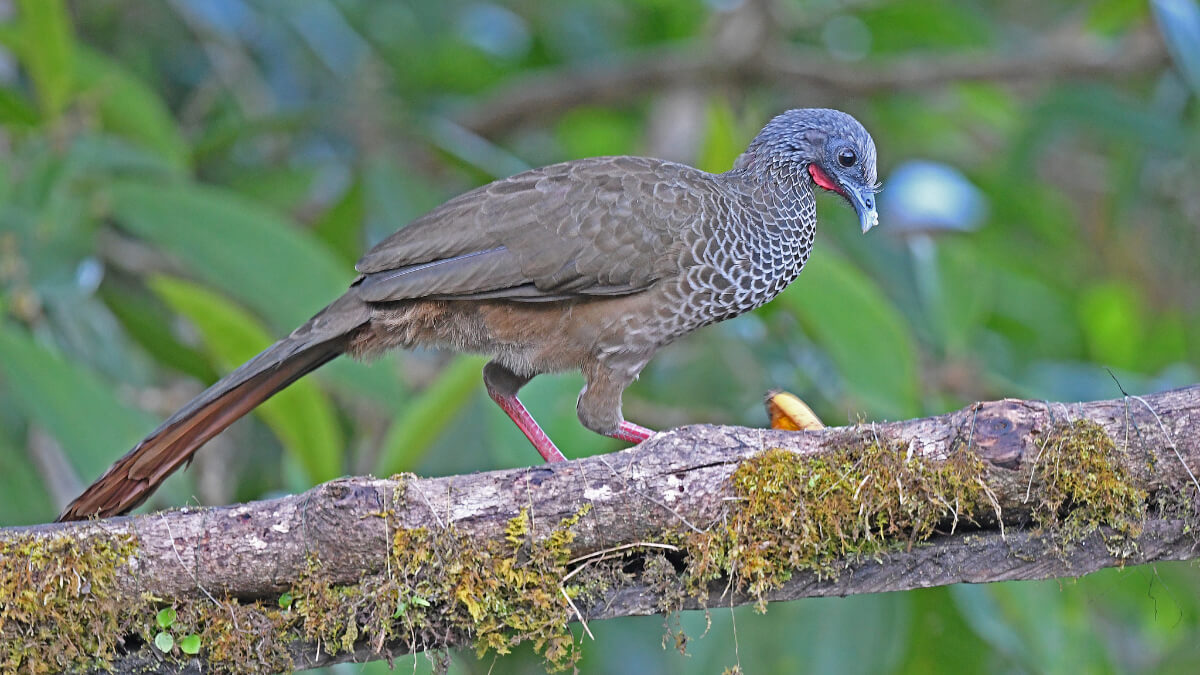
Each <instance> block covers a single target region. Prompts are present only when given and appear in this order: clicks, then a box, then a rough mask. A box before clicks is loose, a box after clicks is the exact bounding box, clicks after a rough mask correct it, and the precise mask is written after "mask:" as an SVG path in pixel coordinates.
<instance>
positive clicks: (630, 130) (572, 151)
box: [554, 106, 640, 157]
mask: <svg viewBox="0 0 1200 675" xmlns="http://www.w3.org/2000/svg"><path fill="white" fill-rule="evenodd" d="M554 131H555V138H557V139H558V142H559V144H560V145H562V149H563V154H564V155H565V156H567V157H602V156H605V155H627V154H630V153H631V152H633V151H634V149H635V148H636V145H637V138H638V136H639V135H640V132H639V129H638V126H637V124H635V123H634V121H633V120H632V119H631V118H630V117H629V116H628V115H623V114H621V113H620V112H617V111H615V110H609V109H606V108H596V107H588V106H578V107H575V108H572V109H571V110H570V111H569V112H567V113H566V114H565V115H563V116H562V118H560V119H559V121H558V124H556V125H555V129H554Z"/></svg>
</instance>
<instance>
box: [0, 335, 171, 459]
mask: <svg viewBox="0 0 1200 675" xmlns="http://www.w3.org/2000/svg"><path fill="white" fill-rule="evenodd" d="M0 375H3V377H2V378H0V385H3V386H5V387H7V388H8V390H9V392H10V394H11V396H12V400H14V401H15V402H16V403H17V405H19V406H21V408H22V409H23V410H24V412H25V414H26V415H27V416H28V417H29V418H30V419H31V420H33V421H35V422H37V423H38V424H39V425H40V426H41V427H42V428H44V429H45V430H46V431H47V432H49V433H50V434H51V435H52V436H54V438H56V439H57V440H58V442H59V443H61V444H62V446H63V451H64V452H65V453H66V455H67V457H68V458H69V459H70V460H71V464H72V465H73V466H74V467H75V469H76V470H77V471H78V472H79V474H80V475H81V476H98V475H100V474H101V473H102V472H103V471H104V470H105V469H107V468H108V465H109V464H110V463H111V462H112V460H113V459H115V458H117V457H119V456H120V455H122V454H123V453H124V452H125V451H126V450H128V449H129V448H131V447H133V445H134V443H137V442H138V441H139V440H141V438H142V436H143V435H145V433H146V432H147V431H149V430H150V429H153V428H154V418H153V417H152V416H150V415H149V414H147V413H145V412H142V411H140V410H135V409H133V408H131V407H129V406H126V405H124V404H122V403H120V402H119V400H118V399H117V397H116V396H114V394H113V391H112V387H111V386H110V385H109V384H107V383H105V382H103V381H101V380H100V379H99V378H98V377H97V376H96V375H95V374H94V373H92V372H91V371H90V370H89V369H88V368H87V367H86V366H84V365H83V364H79V363H75V362H72V361H67V360H65V359H63V358H62V357H61V356H59V355H58V354H55V353H53V352H51V351H50V350H48V349H46V348H45V347H42V346H41V345H39V344H37V343H35V342H34V341H33V340H31V339H30V338H29V337H28V336H27V335H26V334H25V333H24V332H23V331H21V330H19V329H17V328H15V327H14V326H12V325H11V324H7V323H0Z"/></svg>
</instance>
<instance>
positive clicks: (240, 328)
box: [150, 277, 344, 482]
mask: <svg viewBox="0 0 1200 675" xmlns="http://www.w3.org/2000/svg"><path fill="white" fill-rule="evenodd" d="M150 287H151V288H152V289H153V290H154V292H155V293H157V294H158V295H159V297H161V298H162V299H163V301H164V302H166V303H167V304H168V305H169V306H170V307H171V308H172V309H174V310H175V311H176V312H179V313H180V314H182V315H184V316H185V317H187V318H188V319H189V320H190V321H191V322H192V323H193V324H194V325H195V326H196V328H197V329H198V330H199V331H200V334H201V336H202V337H203V340H204V347H205V350H206V351H207V352H208V353H209V354H211V355H212V357H213V358H214V359H215V360H216V361H217V362H218V364H219V365H220V367H221V368H222V369H223V370H232V369H233V368H234V367H236V366H238V365H240V364H242V363H243V362H245V361H248V360H249V359H250V358H252V357H253V356H254V355H255V354H257V353H258V352H259V351H261V350H262V349H264V348H266V347H267V346H269V345H270V344H271V342H272V341H271V339H270V337H269V336H268V335H267V332H266V330H265V329H263V327H262V326H261V325H260V324H259V323H258V322H257V321H255V320H254V318H253V317H251V316H250V315H249V314H247V313H246V312H245V311H243V310H241V309H240V308H238V307H236V306H234V305H233V304H232V303H230V302H229V301H228V300H226V299H224V298H222V297H221V296H219V295H217V294H216V293H213V292H212V291H209V290H207V289H205V288H203V287H201V286H198V285H196V284H193V283H190V282H187V281H182V280H179V279H172V278H169V277H156V278H154V279H152V280H151V281H150ZM256 412H257V414H258V415H259V417H261V418H262V420H263V421H264V422H265V423H266V424H267V426H268V427H270V428H271V430H272V431H273V432H275V435H276V436H278V437H279V439H280V440H281V441H282V442H283V445H284V448H285V449H287V451H288V452H290V453H291V454H292V455H293V456H294V457H295V458H296V460H297V461H298V462H299V463H300V465H301V466H303V467H304V470H305V472H306V473H307V474H308V477H309V479H310V480H312V481H313V482H321V481H326V480H330V479H332V478H336V477H337V476H340V475H341V473H342V455H343V450H344V443H343V439H342V435H341V431H340V429H339V428H338V423H337V417H336V415H335V414H334V410H333V404H332V403H331V402H330V401H329V398H328V397H327V396H325V394H324V393H323V392H322V391H321V390H320V388H318V387H317V384H316V381H315V380H300V381H299V382H296V383H295V384H293V385H291V386H290V387H288V388H287V389H284V390H283V391H281V392H279V393H278V394H276V395H275V396H273V397H272V398H271V399H270V400H268V401H267V402H266V403H264V404H262V405H261V406H259V407H258V408H257V409H256Z"/></svg>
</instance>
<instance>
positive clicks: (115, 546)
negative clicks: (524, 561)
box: [0, 536, 153, 673]
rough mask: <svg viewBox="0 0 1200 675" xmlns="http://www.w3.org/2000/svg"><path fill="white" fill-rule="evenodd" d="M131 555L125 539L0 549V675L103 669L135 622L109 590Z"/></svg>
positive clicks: (28, 540)
mask: <svg viewBox="0 0 1200 675" xmlns="http://www.w3.org/2000/svg"><path fill="white" fill-rule="evenodd" d="M135 550H136V545H135V544H134V542H133V539H132V538H130V537H126V536H112V537H97V538H92V539H88V540H86V541H76V540H74V539H71V538H68V537H65V536H55V537H35V536H29V537H18V538H16V539H10V540H8V541H4V542H0V672H5V673H16V672H22V673H50V672H61V671H65V670H84V669H94V668H107V667H108V666H109V664H111V663H112V659H113V658H114V656H115V655H116V650H117V647H118V644H119V643H118V641H119V640H120V639H121V637H122V636H124V635H127V634H129V633H130V629H131V627H132V626H133V625H134V624H135V622H136V621H137V620H139V617H138V616H137V615H138V612H139V609H140V607H139V606H138V603H132V605H131V603H129V599H128V598H123V597H116V595H115V591H114V589H113V580H114V578H115V577H116V572H117V569H118V568H119V567H120V566H121V565H124V564H125V562H126V561H127V560H128V559H129V556H131V555H133V553H134V551H135ZM151 620H153V616H151Z"/></svg>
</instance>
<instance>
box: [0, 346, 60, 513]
mask: <svg viewBox="0 0 1200 675" xmlns="http://www.w3.org/2000/svg"><path fill="white" fill-rule="evenodd" d="M2 339H3V338H2V337H0V340H2ZM2 383H3V382H2V380H0V385H2ZM0 495H3V497H2V498H0V525H4V526H8V525H32V524H34V523H44V522H47V521H49V520H51V519H53V518H54V516H55V514H56V510H55V508H54V504H53V503H52V502H51V501H50V494H49V493H48V492H47V491H46V487H45V485H44V484H43V483H42V478H41V476H39V475H38V472H37V469H36V468H34V466H33V463H32V462H31V461H29V455H28V454H27V451H26V449H25V448H23V447H13V446H12V445H11V444H10V443H9V442H8V439H6V438H4V437H3V436H0Z"/></svg>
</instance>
